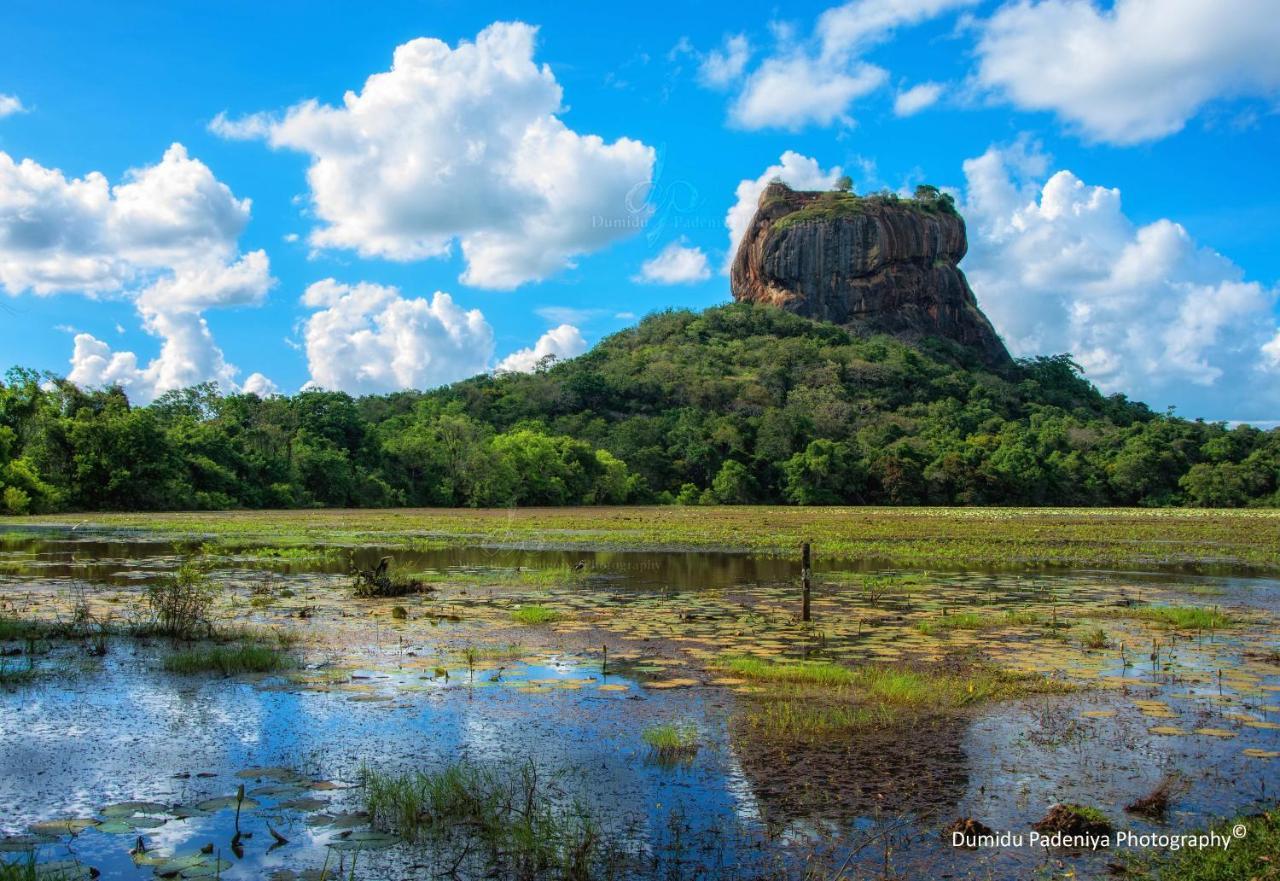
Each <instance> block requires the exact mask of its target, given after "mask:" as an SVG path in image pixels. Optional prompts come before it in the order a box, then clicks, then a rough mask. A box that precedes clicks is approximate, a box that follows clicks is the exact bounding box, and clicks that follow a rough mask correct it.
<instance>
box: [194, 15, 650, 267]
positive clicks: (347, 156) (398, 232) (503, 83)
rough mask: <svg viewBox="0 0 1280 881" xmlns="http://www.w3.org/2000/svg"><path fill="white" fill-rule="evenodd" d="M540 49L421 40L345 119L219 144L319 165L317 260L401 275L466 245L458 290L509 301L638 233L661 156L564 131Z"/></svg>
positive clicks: (247, 129) (258, 125) (484, 41)
mask: <svg viewBox="0 0 1280 881" xmlns="http://www.w3.org/2000/svg"><path fill="white" fill-rule="evenodd" d="M535 35H536V28H534V27H532V26H530V25H527V24H522V23H519V22H511V23H497V24H493V25H490V26H489V27H487V28H485V29H484V30H483V31H481V32H480V33H479V35H478V36H477V37H476V39H475V41H474V42H465V41H464V42H460V43H459V44H458V45H457V46H456V47H450V46H449V45H448V44H446V43H444V42H441V41H440V40H436V39H429V38H419V39H415V40H411V41H409V42H407V43H404V44H403V45H401V46H399V47H397V48H396V50H395V53H394V56H393V59H392V65H391V69H390V70H387V71H385V72H382V73H377V74H374V75H373V76H370V77H369V78H368V79H367V80H366V81H365V83H364V87H363V88H362V89H361V90H360V91H349V92H347V93H346V95H345V96H344V97H343V100H342V103H341V105H338V106H334V105H329V104H322V103H319V102H317V101H305V102H303V103H301V104H298V105H296V106H294V107H292V108H290V109H289V110H288V111H287V112H285V113H284V114H283V116H266V115H262V114H255V115H253V116H250V117H246V118H244V119H241V120H228V119H227V118H226V117H225V116H220V117H219V118H217V119H215V120H214V121H213V122H212V123H211V128H212V129H213V130H214V131H215V132H218V133H219V134H222V135H223V136H226V137H232V138H254V137H260V138H265V139H266V140H267V141H268V143H270V144H271V145H272V146H274V147H278V148H287V149H293V150H299V151H302V152H304V153H307V154H308V155H309V156H310V157H311V167H310V169H309V171H308V172H307V180H308V183H309V185H310V195H311V201H312V207H313V210H314V213H315V215H316V216H317V217H318V218H319V219H320V220H321V221H322V225H321V226H319V227H318V228H316V229H314V230H313V231H312V233H311V235H310V241H311V244H312V245H313V246H315V247H317V248H340V249H349V250H354V251H356V252H357V253H359V254H360V255H361V256H364V257H383V258H387V259H391V260H399V261H407V260H419V259H423V258H430V257H443V256H446V255H448V254H449V253H450V251H451V248H452V245H453V242H454V241H455V240H456V241H457V242H459V243H460V245H461V249H462V254H463V256H464V258H465V259H466V264H467V265H466V270H465V271H464V272H463V274H462V281H463V282H465V283H467V284H470V285H475V286H479V287H487V288H499V289H509V288H514V287H516V286H518V285H520V284H522V283H524V282H528V281H533V280H537V279H542V278H546V277H547V276H550V275H552V274H554V273H556V272H558V271H560V270H562V269H564V268H566V267H571V266H573V265H574V260H575V258H576V257H577V256H579V255H582V254H586V253H589V252H592V251H596V250H598V249H600V248H603V247H604V246H606V245H608V244H610V243H611V242H613V241H615V240H616V239H619V238H621V237H623V236H626V235H628V234H630V233H632V232H634V231H636V230H637V229H638V228H639V227H640V226H641V225H642V224H643V222H644V220H645V218H646V216H647V215H646V212H647V211H648V208H647V206H646V204H645V199H646V197H647V193H648V188H649V181H650V178H651V176H652V170H653V164H654V156H655V154H654V151H653V149H652V148H651V147H648V146H646V145H645V144H642V143H640V142H639V141H636V140H633V139H630V138H619V139H618V140H616V141H613V142H611V143H607V142H605V141H604V140H603V139H601V138H600V137H598V136H596V135H590V134H579V133H578V132H576V131H574V130H572V129H570V128H569V127H568V126H566V125H565V123H564V122H563V121H562V120H561V119H560V116H559V114H561V113H562V112H563V111H564V106H563V103H562V90H561V87H560V84H559V83H558V82H556V78H555V76H554V75H553V74H552V72H551V69H550V68H549V67H548V66H546V65H545V64H544V65H539V64H537V63H536V62H535V61H534V57H533V55H534V38H535Z"/></svg>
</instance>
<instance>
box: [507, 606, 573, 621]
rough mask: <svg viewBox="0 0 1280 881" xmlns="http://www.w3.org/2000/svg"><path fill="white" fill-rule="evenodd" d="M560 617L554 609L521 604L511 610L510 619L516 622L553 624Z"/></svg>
mask: <svg viewBox="0 0 1280 881" xmlns="http://www.w3.org/2000/svg"><path fill="white" fill-rule="evenodd" d="M562 617H563V616H562V615H561V614H560V613H559V612H557V611H556V610H555V609H549V608H547V607H546V606H521V607H520V608H518V609H512V610H511V620H512V621H515V622H516V623H517V624H526V625H536V624H553V623H555V622H556V621H559V620H560V619H561V618H562Z"/></svg>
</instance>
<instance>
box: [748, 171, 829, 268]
mask: <svg viewBox="0 0 1280 881" xmlns="http://www.w3.org/2000/svg"><path fill="white" fill-rule="evenodd" d="M842 173H843V172H842V171H841V169H840V166H838V165H836V166H833V167H832V168H830V169H827V170H825V171H824V170H823V168H822V166H821V165H819V164H818V160H816V159H813V158H810V157H808V156H803V155H801V154H799V153H797V152H795V151H794V150H787V151H786V152H785V153H783V154H782V156H781V158H780V159H779V160H778V164H776V165H770V166H769V167H768V168H766V169H765V170H764V173H763V174H761V175H760V176H759V177H757V178H755V179H754V180H751V179H748V180H743V181H739V182H738V186H737V188H736V189H735V190H734V196H735V197H736V199H735V201H734V203H733V205H732V206H731V207H730V208H729V211H728V213H727V214H725V218H724V225H725V226H726V227H728V229H729V255H728V258H727V260H726V261H725V271H726V272H728V269H729V264H731V263H732V262H733V256H734V254H736V253H737V252H738V243H739V242H740V241H742V237H743V236H744V235H746V232H747V227H748V226H750V225H751V218H752V217H753V216H754V215H755V213H756V207H757V206H758V205H759V202H760V194H761V193H763V192H764V188H765V187H767V186H768V185H769V182H770V181H771V180H773V179H774V178H778V179H780V180H781V181H782V182H783V183H785V184H786V185H787V186H789V187H791V188H792V189H793V190H829V189H831V187H832V186H834V185H835V182H836V181H837V180H838V179H839V178H840V175H841V174H842Z"/></svg>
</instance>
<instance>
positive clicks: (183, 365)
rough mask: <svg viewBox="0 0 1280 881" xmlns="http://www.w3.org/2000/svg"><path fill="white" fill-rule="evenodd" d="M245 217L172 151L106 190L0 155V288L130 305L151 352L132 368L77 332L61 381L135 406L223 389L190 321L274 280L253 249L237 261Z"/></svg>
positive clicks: (220, 368) (198, 165) (208, 177)
mask: <svg viewBox="0 0 1280 881" xmlns="http://www.w3.org/2000/svg"><path fill="white" fill-rule="evenodd" d="M249 212H250V202H249V200H248V199H237V198H236V197H235V195H234V194H233V193H232V192H231V190H230V189H229V188H228V187H227V186H226V184H223V183H222V182H220V181H219V180H218V179H217V178H216V177H214V175H213V172H212V171H210V169H209V167H208V166H206V165H205V164H204V163H203V162H200V161H199V160H198V159H194V158H192V157H190V156H189V155H188V153H187V150H186V148H185V147H183V146H182V145H181V144H173V145H172V146H170V147H169V149H167V150H166V151H165V153H164V156H163V158H162V159H161V160H160V162H158V163H156V164H155V165H150V166H146V167H143V168H138V169H134V170H132V171H130V172H128V174H127V175H126V177H125V180H124V181H123V182H121V183H119V184H116V185H115V186H112V185H110V184H109V183H108V181H107V179H106V177H105V176H104V175H102V174H100V173H98V172H90V173H89V174H86V175H85V176H84V177H80V178H68V177H67V176H66V175H64V174H63V173H62V172H61V171H59V170H57V169H51V168H46V167H44V166H42V165H40V164H39V163H37V162H35V161H34V160H31V159H23V160H21V161H16V160H14V159H13V157H11V156H9V155H8V154H6V153H3V152H0V286H2V287H3V288H4V289H5V290H6V291H7V292H8V293H10V294H11V295H15V296H16V295H18V294H21V293H27V292H29V293H34V294H36V295H38V296H50V295H53V294H59V293H66V292H78V293H83V294H87V295H89V296H104V295H117V296H125V297H128V298H131V299H132V300H133V301H134V303H135V305H136V307H137V309H138V313H139V316H140V317H141V319H142V325H143V328H144V329H145V330H146V331H147V332H148V333H150V334H152V335H153V336H156V337H158V338H159V339H161V340H162V344H161V350H160V354H159V355H158V356H157V357H156V358H155V359H153V360H152V361H151V362H149V363H148V364H147V365H146V366H145V367H143V366H139V363H138V358H137V356H136V355H135V354H134V353H132V352H115V351H112V350H111V348H110V346H109V345H107V344H106V343H104V342H101V341H100V340H97V339H95V338H94V337H92V336H91V335H89V334H78V335H77V336H76V338H75V346H74V349H73V353H72V358H71V372H70V374H69V378H70V379H72V380H73V381H75V382H77V383H80V384H82V385H85V386H97V385H104V384H111V383H119V384H120V385H122V386H124V387H125V388H126V390H127V391H129V392H130V394H131V395H133V396H134V397H135V398H136V399H138V400H140V401H143V402H146V401H149V400H151V399H152V398H154V397H155V396H156V395H158V394H162V393H163V392H165V391H168V390H170V389H173V388H178V387H180V386H184V385H190V384H193V383H198V382H204V381H207V380H212V381H216V382H218V383H220V384H221V385H223V386H224V387H225V388H227V389H234V388H236V385H235V376H236V374H237V370H236V368H235V367H234V366H232V365H230V364H228V363H227V362H226V360H225V359H224V357H223V354H222V351H221V349H219V348H218V346H217V345H216V344H215V342H214V340H213V337H212V335H211V334H210V332H209V327H208V325H207V323H206V322H205V320H204V318H203V317H202V315H201V313H202V312H203V311H204V310H205V309H209V308H214V307H220V306H238V305H250V304H256V303H259V302H261V301H262V299H263V298H264V297H265V296H266V294H267V291H268V290H269V289H270V287H271V285H272V284H273V283H274V280H273V279H272V277H271V269H270V263H269V261H268V259H267V255H266V253H265V252H263V251H251V252H249V253H245V254H240V253H238V246H237V241H238V239H239V237H240V234H241V232H242V231H243V229H244V227H245V225H246V224H247V223H248V221H249Z"/></svg>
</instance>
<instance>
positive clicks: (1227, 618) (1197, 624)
mask: <svg viewBox="0 0 1280 881" xmlns="http://www.w3.org/2000/svg"><path fill="white" fill-rule="evenodd" d="M1121 614H1122V615H1124V617H1126V618H1137V619H1138V620H1140V621H1150V622H1151V623H1153V624H1158V625H1160V626H1163V627H1168V628H1171V629H1173V630H1221V629H1223V628H1225V627H1232V626H1234V625H1235V624H1237V623H1238V621H1237V620H1236V619H1235V618H1234V617H1233V616H1231V615H1229V614H1227V613H1226V612H1221V611H1219V610H1218V609H1216V608H1214V609H1206V608H1204V607H1202V606H1136V607H1133V608H1129V609H1125V610H1123V611H1122V612H1121Z"/></svg>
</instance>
